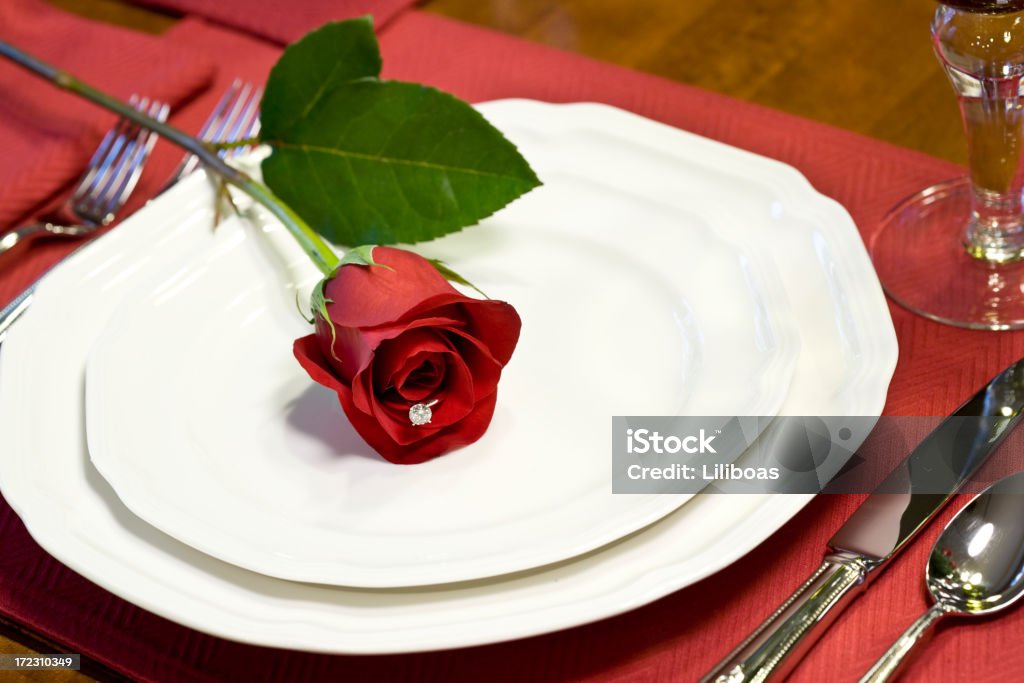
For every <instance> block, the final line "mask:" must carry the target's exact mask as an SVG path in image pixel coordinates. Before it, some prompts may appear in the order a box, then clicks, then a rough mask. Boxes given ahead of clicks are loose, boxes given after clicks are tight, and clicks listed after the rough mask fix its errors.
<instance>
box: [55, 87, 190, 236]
mask: <svg viewBox="0 0 1024 683" xmlns="http://www.w3.org/2000/svg"><path fill="white" fill-rule="evenodd" d="M138 108H139V109H140V110H141V111H145V112H146V113H147V114H149V115H150V116H152V117H154V118H156V119H158V120H161V121H162V120H165V119H166V117H167V113H168V111H169V109H170V108H169V107H168V106H167V105H166V104H163V103H162V102H156V101H154V102H150V101H149V100H148V99H145V98H144V99H142V100H140V101H139V103H138ZM117 142H119V143H120V144H115V145H112V150H111V153H110V154H108V155H107V158H106V159H105V160H104V161H105V162H106V163H105V164H104V166H103V168H102V170H101V171H100V172H99V173H97V175H96V176H95V177H94V179H93V182H92V183H91V184H90V187H89V190H88V192H87V193H86V194H84V195H81V196H79V197H78V198H77V201H75V202H74V204H73V209H74V210H75V212H76V213H78V214H79V215H80V216H81V217H82V218H84V219H86V220H89V221H91V222H93V223H96V224H99V225H106V224H107V223H109V222H110V221H111V220H112V219H113V217H114V214H115V213H116V212H117V211H118V210H119V209H120V208H121V207H122V206H123V205H124V202H125V201H126V200H127V198H128V196H129V195H130V194H131V192H132V190H133V189H135V185H136V183H137V182H138V180H139V178H140V177H141V175H142V168H143V165H144V163H145V162H146V160H147V159H148V158H149V154H150V152H151V151H152V149H153V145H154V144H156V136H155V135H154V134H153V133H152V131H149V130H145V129H141V128H140V127H138V126H135V125H128V126H126V127H125V128H124V129H123V130H122V133H121V134H120V135H119V136H118V139H117Z"/></svg>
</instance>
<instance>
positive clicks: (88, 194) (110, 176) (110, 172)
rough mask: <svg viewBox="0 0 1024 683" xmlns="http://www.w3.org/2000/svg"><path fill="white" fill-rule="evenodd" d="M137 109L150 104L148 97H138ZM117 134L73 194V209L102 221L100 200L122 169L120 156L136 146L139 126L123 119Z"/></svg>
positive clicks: (118, 126) (96, 220) (135, 103)
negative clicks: (87, 177) (88, 177)
mask: <svg viewBox="0 0 1024 683" xmlns="http://www.w3.org/2000/svg"><path fill="white" fill-rule="evenodd" d="M133 104H134V106H135V108H136V109H141V110H143V111H145V109H147V108H148V107H149V98H145V97H143V98H140V99H137V100H136V101H135V102H134V103H133ZM117 128H118V135H117V136H116V137H115V138H114V141H113V142H112V143H111V145H110V149H109V150H108V151H107V155H106V156H105V157H104V158H103V160H102V162H101V163H100V165H99V166H98V167H97V168H96V169H95V172H94V173H93V174H92V179H91V182H89V183H88V184H85V183H81V184H80V185H79V187H78V188H77V189H76V190H75V193H74V194H73V195H72V197H71V201H72V209H73V210H74V211H75V212H76V213H78V214H79V215H85V216H87V217H88V220H89V221H90V222H94V223H102V222H103V221H102V219H103V218H104V216H103V214H100V213H99V207H98V202H99V199H100V198H101V197H103V196H104V195H105V193H107V192H109V191H110V187H111V185H112V184H113V183H114V182H115V180H116V175H117V172H118V170H119V169H120V159H121V158H122V157H123V156H124V155H125V154H129V153H131V150H132V149H134V147H135V137H136V135H137V133H138V128H137V127H136V126H135V124H133V123H131V122H130V121H127V120H124V119H121V120H120V121H118V125H117Z"/></svg>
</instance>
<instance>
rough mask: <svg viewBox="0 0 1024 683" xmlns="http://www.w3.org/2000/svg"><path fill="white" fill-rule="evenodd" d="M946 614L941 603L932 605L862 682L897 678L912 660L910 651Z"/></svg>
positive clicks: (875, 682) (868, 682)
mask: <svg viewBox="0 0 1024 683" xmlns="http://www.w3.org/2000/svg"><path fill="white" fill-rule="evenodd" d="M945 614H946V611H945V610H944V609H943V608H942V606H941V605H940V604H939V603H935V604H934V605H932V607H931V609H929V610H928V611H927V612H925V613H924V614H922V615H921V616H920V617H918V618H917V621H915V622H914V623H913V624H911V625H910V626H909V627H908V628H907V630H906V631H904V632H903V635H901V636H900V637H899V638H898V639H897V640H896V642H895V643H893V644H892V646H891V647H890V648H889V649H888V650H886V651H885V654H884V655H882V657H881V659H879V660H878V661H877V662H875V665H874V666H873V667H871V669H870V670H869V671H868V672H867V673H866V674H864V677H863V678H861V679H860V683H883V681H888V680H890V679H895V678H896V677H897V676H898V675H899V672H900V669H902V668H903V665H904V664H906V663H907V662H909V661H910V658H909V657H907V655H909V654H910V651H911V650H913V649H914V647H915V646H916V645H917V644H918V643H919V642H921V640H922V639H924V638H925V636H927V635H929V632H930V631H931V628H932V626H934V625H935V623H936V622H937V621H938V620H939V619H941V618H942V617H943V616H945Z"/></svg>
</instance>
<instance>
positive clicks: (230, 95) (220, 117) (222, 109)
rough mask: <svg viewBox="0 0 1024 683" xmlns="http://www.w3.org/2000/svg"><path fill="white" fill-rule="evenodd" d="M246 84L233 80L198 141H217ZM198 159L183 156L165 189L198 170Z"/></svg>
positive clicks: (205, 124) (193, 156) (194, 156)
mask: <svg viewBox="0 0 1024 683" xmlns="http://www.w3.org/2000/svg"><path fill="white" fill-rule="evenodd" d="M246 85H247V84H246V83H244V82H243V81H242V79H238V78H237V79H234V80H233V81H232V82H231V85H230V86H228V88H227V89H226V90H225V91H224V94H223V95H221V97H220V101H219V102H217V106H216V108H214V110H213V112H212V113H211V114H210V116H209V117H208V118H207V120H206V123H204V124H203V128H202V129H201V131H200V139H202V140H205V141H212V140H215V139H217V134H218V131H219V130H220V129H221V128H222V127H223V125H224V121H225V120H226V119H227V118H228V117H230V116H231V112H232V111H233V109H234V106H236V103H237V102H238V98H239V95H240V92H242V90H243V88H244V87H245V86H246ZM199 164H200V161H199V158H198V157H197V156H196V155H187V154H186V155H185V156H184V158H182V160H181V163H180V164H179V165H178V169H177V171H176V172H175V173H174V174H173V175H172V176H171V180H170V181H169V182H168V183H167V186H166V187H164V189H167V187H170V186H171V185H173V184H174V183H175V182H177V181H178V180H180V179H181V178H183V177H185V176H186V175H188V174H189V173H191V172H193V171H195V170H196V169H197V168H199Z"/></svg>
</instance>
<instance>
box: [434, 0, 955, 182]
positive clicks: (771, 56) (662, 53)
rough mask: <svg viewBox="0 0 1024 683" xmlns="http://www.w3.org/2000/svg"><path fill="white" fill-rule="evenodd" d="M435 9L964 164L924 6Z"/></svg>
mask: <svg viewBox="0 0 1024 683" xmlns="http://www.w3.org/2000/svg"><path fill="white" fill-rule="evenodd" d="M424 9H426V10H427V11H429V12H436V13H439V14H443V15H446V16H449V17H453V18H457V19H461V20H463V21H468V22H471V23H474V24H479V25H481V26H487V27H490V28H494V29H497V30H499V31H504V32H506V33H511V34H514V35H517V36H521V37H523V38H526V39H528V40H532V41H536V42H540V43H544V44H547V45H551V46H553V47H557V48H561V49H564V50H570V51H573V52H578V53H581V54H585V55H589V56H592V57H595V58H597V59H601V60H605V61H609V62H615V63H617V64H621V65H623V66H628V67H632V68H635V69H638V70H640V71H646V72H649V73H654V74H657V75H660V76H664V77H665V78H669V79H672V80H676V81H681V82H683V83H690V84H693V85H697V86H700V87H702V88H707V89H709V90H715V91H718V92H722V93H725V94H728V95H732V96H734V97H738V98H740V99H744V100H749V101H752V102H758V103H760V104H764V105H767V106H769V107H773V108H776V109H781V110H784V111H788V112H792V113H794V114H798V115H800V116H805V117H807V118H811V119H815V120H818V121H823V122H826V123H830V124H833V125H836V126H840V127H842V128H846V129H849V130H854V131H857V132H860V133H864V134H866V135H869V136H871V137H874V138H879V139H882V140H887V141H889V142H893V143H895V144H898V145H902V146H905V147H910V148H912V149H917V150H921V151H924V152H928V153H930V154H934V155H936V156H939V157H943V158H946V159H951V160H953V161H957V162H961V163H962V162H963V161H964V160H965V158H966V152H965V149H964V141H963V134H962V132H961V130H960V121H959V113H958V112H957V107H956V100H955V99H954V97H953V93H952V90H951V89H950V87H949V85H948V84H947V82H946V79H945V76H944V75H943V73H942V71H941V70H940V68H939V65H938V62H937V61H936V59H935V57H934V55H933V54H932V49H931V36H930V34H929V28H928V27H929V23H930V20H931V16H932V14H933V13H934V11H935V2H933V1H932V0H902V1H901V2H892V1H891V0H858V1H857V2H849V0H745V1H744V2H720V1H719V0H630V1H629V2H626V1H625V0H432V1H431V2H428V3H426V4H425V5H424Z"/></svg>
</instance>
